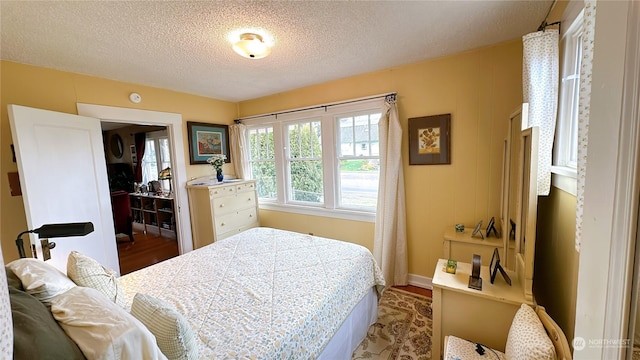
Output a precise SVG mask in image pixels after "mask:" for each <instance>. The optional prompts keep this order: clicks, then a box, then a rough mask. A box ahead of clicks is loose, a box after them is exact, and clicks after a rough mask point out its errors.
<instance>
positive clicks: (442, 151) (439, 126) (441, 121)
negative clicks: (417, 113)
mask: <svg viewBox="0 0 640 360" xmlns="http://www.w3.org/2000/svg"><path fill="white" fill-rule="evenodd" d="M445 164H451V114H441V115H431V116H422V117H415V118H409V165H445Z"/></svg>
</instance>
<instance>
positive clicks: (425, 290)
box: [394, 285, 431, 297]
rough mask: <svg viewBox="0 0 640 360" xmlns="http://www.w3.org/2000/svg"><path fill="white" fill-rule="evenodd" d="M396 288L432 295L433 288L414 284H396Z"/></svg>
mask: <svg viewBox="0 0 640 360" xmlns="http://www.w3.org/2000/svg"><path fill="white" fill-rule="evenodd" d="M394 288H396V289H400V290H404V291H408V292H412V293H414V294H418V295H423V296H428V297H431V290H429V289H425V288H421V287H418V286H413V285H407V286H394Z"/></svg>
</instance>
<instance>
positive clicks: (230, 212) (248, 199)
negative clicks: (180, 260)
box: [187, 177, 260, 249]
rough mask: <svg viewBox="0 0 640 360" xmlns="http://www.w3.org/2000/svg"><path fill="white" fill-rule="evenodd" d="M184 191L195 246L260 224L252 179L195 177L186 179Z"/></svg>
mask: <svg viewBox="0 0 640 360" xmlns="http://www.w3.org/2000/svg"><path fill="white" fill-rule="evenodd" d="M187 192H188V194H189V210H190V211H191V231H192V233H193V248H194V249H198V248H201V247H203V246H206V245H209V244H211V243H213V242H214V241H218V240H221V239H224V238H227V237H229V236H231V235H234V234H237V233H239V232H242V231H244V230H247V229H250V228H253V227H256V226H259V225H260V224H259V221H258V201H257V200H258V199H257V193H256V182H255V180H237V181H232V182H224V183H217V181H216V180H215V177H213V178H211V177H204V178H198V179H194V180H191V181H189V182H188V183H187Z"/></svg>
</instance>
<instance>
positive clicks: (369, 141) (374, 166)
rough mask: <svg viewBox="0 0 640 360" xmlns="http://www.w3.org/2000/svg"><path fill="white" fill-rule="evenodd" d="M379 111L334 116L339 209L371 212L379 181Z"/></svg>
mask: <svg viewBox="0 0 640 360" xmlns="http://www.w3.org/2000/svg"><path fill="white" fill-rule="evenodd" d="M380 115H381V114H380V112H375V113H369V114H360V115H355V116H343V117H338V120H337V124H338V127H337V129H338V134H337V135H338V139H339V148H338V161H339V164H340V166H339V176H338V179H339V184H340V185H339V187H338V191H339V197H338V199H339V206H340V207H344V208H356V209H368V210H371V211H375V209H376V205H377V202H378V180H379V178H380V148H379V143H378V122H379V121H380Z"/></svg>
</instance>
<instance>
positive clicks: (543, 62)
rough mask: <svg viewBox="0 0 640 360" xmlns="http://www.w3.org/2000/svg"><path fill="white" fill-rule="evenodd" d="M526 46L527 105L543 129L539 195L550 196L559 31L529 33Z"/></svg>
mask: <svg viewBox="0 0 640 360" xmlns="http://www.w3.org/2000/svg"><path fill="white" fill-rule="evenodd" d="M522 45H523V69H522V84H523V89H522V90H523V102H526V103H529V123H528V124H523V125H526V126H523V128H529V127H532V126H537V127H538V128H540V137H539V140H538V195H549V190H550V188H551V162H552V151H553V139H554V136H555V130H556V114H557V112H558V111H557V110H558V63H559V59H558V30H555V29H550V30H544V31H538V32H535V33H531V34H527V35H525V36H523V37H522Z"/></svg>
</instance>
